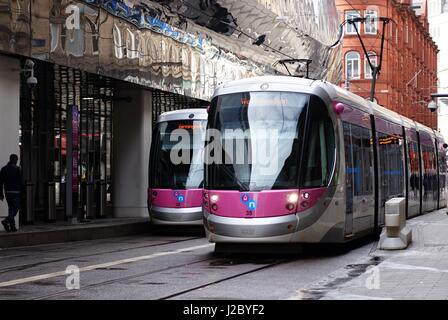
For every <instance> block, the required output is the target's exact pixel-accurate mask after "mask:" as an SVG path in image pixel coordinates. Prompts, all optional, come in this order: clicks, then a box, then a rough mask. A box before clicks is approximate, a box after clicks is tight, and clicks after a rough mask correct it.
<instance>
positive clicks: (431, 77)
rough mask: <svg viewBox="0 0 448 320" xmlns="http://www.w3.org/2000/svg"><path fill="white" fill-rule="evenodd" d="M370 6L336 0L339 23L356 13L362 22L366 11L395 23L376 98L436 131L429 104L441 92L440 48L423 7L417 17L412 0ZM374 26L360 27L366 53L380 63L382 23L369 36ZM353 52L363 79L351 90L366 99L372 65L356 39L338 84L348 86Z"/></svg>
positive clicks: (348, 46)
mask: <svg viewBox="0 0 448 320" xmlns="http://www.w3.org/2000/svg"><path fill="white" fill-rule="evenodd" d="M366 2H367V1H363V0H348V1H346V0H336V5H337V8H338V12H339V16H340V20H341V22H342V21H344V20H345V15H346V13H347V11H354V10H357V11H359V14H360V16H361V17H364V16H365V14H366V12H368V10H373V11H376V13H377V16H379V17H388V18H391V19H392V21H391V22H390V23H388V24H387V25H386V29H385V41H384V51H383V60H382V68H381V74H380V75H379V77H378V81H377V86H376V90H375V98H376V99H377V101H378V103H379V104H381V105H383V106H384V107H386V108H389V109H391V110H394V111H396V112H398V113H400V114H402V115H404V116H406V117H408V118H410V119H414V120H416V121H418V122H421V123H423V124H425V125H427V126H429V127H432V128H434V129H436V128H437V113H435V112H434V113H431V112H430V111H429V110H428V109H427V105H428V102H429V101H430V94H431V93H433V92H436V91H437V52H438V49H437V46H436V44H435V42H434V41H433V40H432V39H431V36H430V35H429V25H428V20H427V16H426V5H425V2H424V6H423V8H422V15H420V16H416V14H415V12H414V10H413V9H412V8H411V7H410V1H409V0H402V1H397V0H369V1H368V2H369V3H368V4H366ZM371 26H372V24H366V23H361V24H360V26H359V32H360V34H361V38H362V39H363V41H364V44H365V47H366V50H367V51H372V52H374V53H376V55H378V61H379V60H380V59H379V55H380V51H381V35H382V32H383V24H382V22H380V21H378V22H377V23H376V26H377V32H376V33H373V32H372V33H371V34H369V33H366V31H369V27H371ZM366 27H367V28H366ZM346 30H347V29H346ZM348 31H350V30H348ZM370 31H372V30H371V28H370ZM350 51H356V52H358V53H359V55H360V63H359V65H360V74H359V78H358V79H355V78H351V79H350V80H349V84H350V91H352V92H353V93H356V94H358V95H360V96H362V97H365V98H368V97H369V96H370V87H371V79H369V73H367V75H366V72H365V71H366V67H365V66H366V65H367V64H368V62H367V59H366V58H365V54H364V50H363V49H362V46H361V42H360V40H359V38H358V36H357V35H356V34H348V33H347V32H346V34H345V37H344V43H343V57H344V58H343V61H342V64H343V67H344V80H343V81H341V83H340V84H339V85H340V86H341V87H345V85H346V75H347V73H346V71H345V70H346V67H347V61H346V54H347V53H348V52H350ZM349 66H350V64H349Z"/></svg>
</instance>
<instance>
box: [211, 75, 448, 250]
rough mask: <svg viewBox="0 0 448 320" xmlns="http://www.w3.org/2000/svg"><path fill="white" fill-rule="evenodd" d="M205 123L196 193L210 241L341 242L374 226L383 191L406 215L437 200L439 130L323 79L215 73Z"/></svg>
mask: <svg viewBox="0 0 448 320" xmlns="http://www.w3.org/2000/svg"><path fill="white" fill-rule="evenodd" d="M208 129H215V132H221V136H220V137H215V138H214V140H216V139H217V141H220V144H219V147H218V149H220V148H222V150H215V151H214V154H211V153H210V154H209V153H208V152H205V154H206V156H207V157H211V156H213V157H216V159H206V163H209V164H207V165H206V166H205V167H206V169H205V187H204V195H203V210H204V224H205V229H206V234H207V237H208V239H209V241H211V242H216V243H217V244H222V243H273V242H277V243H289V242H297V243H318V242H326V243H341V242H347V241H349V240H352V239H355V238H357V237H360V236H363V235H367V234H370V233H374V232H375V231H379V230H380V228H381V227H382V226H383V225H384V221H385V203H386V201H388V200H389V199H391V198H395V197H404V198H405V199H406V215H407V217H414V216H416V215H419V214H423V213H425V212H429V211H431V210H435V209H438V208H442V207H445V206H446V201H447V199H446V177H447V166H446V147H447V145H446V144H445V142H444V140H443V138H442V136H441V135H440V134H439V133H438V132H435V131H433V130H432V129H430V128H428V127H425V126H423V125H421V124H419V123H416V122H414V121H412V120H410V119H407V118H405V117H402V116H400V115H398V114H397V113H395V112H392V111H390V110H387V109H385V108H383V107H381V106H379V105H377V104H374V103H371V102H370V101H366V100H365V99H363V98H361V97H359V96H357V95H355V94H352V93H350V92H348V91H346V90H344V89H342V88H339V87H337V86H334V85H332V84H330V83H326V82H324V81H313V80H308V79H300V78H294V77H284V76H266V77H256V78H252V79H244V80H239V81H233V82H229V83H225V84H223V85H221V86H219V87H218V88H217V89H216V91H215V94H214V97H213V100H212V103H211V107H210V113H209V118H208ZM207 132H210V131H207ZM263 132H264V133H263ZM209 139H210V141H212V140H211V137H207V138H206V140H209ZM215 146H217V144H216V141H215ZM273 147H274V149H273ZM206 150H207V148H206ZM237 150H238V151H237ZM238 158H239V161H238ZM212 160H213V161H212ZM217 160H218V161H217Z"/></svg>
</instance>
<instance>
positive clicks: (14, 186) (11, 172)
mask: <svg viewBox="0 0 448 320" xmlns="http://www.w3.org/2000/svg"><path fill="white" fill-rule="evenodd" d="M18 161H19V157H18V156H17V155H16V154H12V155H11V156H10V157H9V162H8V164H7V165H6V166H4V167H3V168H2V169H1V171H0V200H1V201H3V200H4V199H5V196H6V202H7V203H8V217H7V218H6V219H5V220H3V221H2V224H3V227H4V228H5V230H6V232H15V231H17V229H16V222H15V217H16V215H17V213H18V212H19V210H20V203H21V191H22V170H21V169H20V167H19V166H17V162H18ZM3 189H4V191H5V192H4V193H3Z"/></svg>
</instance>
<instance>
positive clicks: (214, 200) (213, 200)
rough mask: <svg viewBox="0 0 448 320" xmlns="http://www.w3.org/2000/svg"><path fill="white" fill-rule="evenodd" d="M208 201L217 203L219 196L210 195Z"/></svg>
mask: <svg viewBox="0 0 448 320" xmlns="http://www.w3.org/2000/svg"><path fill="white" fill-rule="evenodd" d="M210 200H211V201H212V202H218V200H219V196H218V195H217V194H214V195H212V196H211V197H210Z"/></svg>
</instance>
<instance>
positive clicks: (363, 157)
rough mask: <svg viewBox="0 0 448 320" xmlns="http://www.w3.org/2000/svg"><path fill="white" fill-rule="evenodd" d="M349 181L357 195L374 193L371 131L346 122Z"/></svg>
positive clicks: (345, 134)
mask: <svg viewBox="0 0 448 320" xmlns="http://www.w3.org/2000/svg"><path fill="white" fill-rule="evenodd" d="M344 136H345V137H344V141H345V157H346V160H345V161H346V173H347V179H349V180H350V181H347V183H350V184H352V185H353V186H354V187H353V189H354V190H353V193H354V195H355V196H360V195H367V194H372V193H373V170H374V169H373V153H372V148H371V140H370V139H371V137H372V136H371V131H370V130H369V129H367V128H362V127H359V126H357V125H353V124H349V123H344Z"/></svg>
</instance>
